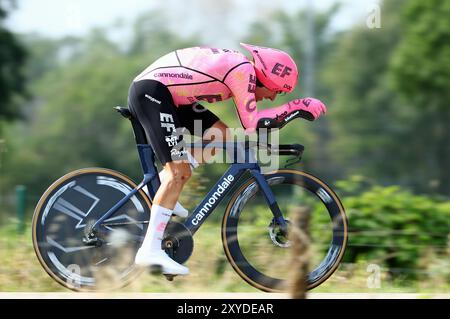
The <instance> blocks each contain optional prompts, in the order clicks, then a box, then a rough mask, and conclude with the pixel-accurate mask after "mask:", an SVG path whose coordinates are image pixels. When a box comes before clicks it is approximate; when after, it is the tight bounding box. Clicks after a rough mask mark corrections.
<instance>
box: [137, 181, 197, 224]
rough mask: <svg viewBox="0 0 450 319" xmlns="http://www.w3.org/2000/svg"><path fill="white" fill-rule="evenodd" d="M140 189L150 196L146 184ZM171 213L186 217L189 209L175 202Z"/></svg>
mask: <svg viewBox="0 0 450 319" xmlns="http://www.w3.org/2000/svg"><path fill="white" fill-rule="evenodd" d="M142 190H143V191H144V192H145V193H146V194H147V196H149V197H150V195H149V194H148V188H147V186H144V187H143V188H142ZM173 214H174V215H176V216H179V217H183V218H186V217H188V215H189V211H188V210H187V209H186V208H184V207H183V206H182V205H181V204H180V203H179V202H177V203H176V205H175V208H174V209H173Z"/></svg>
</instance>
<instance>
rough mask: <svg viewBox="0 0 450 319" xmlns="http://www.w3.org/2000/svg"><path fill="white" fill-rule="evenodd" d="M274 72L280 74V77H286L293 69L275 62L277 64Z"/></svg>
mask: <svg viewBox="0 0 450 319" xmlns="http://www.w3.org/2000/svg"><path fill="white" fill-rule="evenodd" d="M272 74H275V75H278V76H279V77H282V78H284V77H285V76H286V75H291V74H292V69H291V68H290V67H287V66H285V65H283V64H280V63H275V66H274V67H273V69H272Z"/></svg>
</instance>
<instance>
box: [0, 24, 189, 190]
mask: <svg viewBox="0 0 450 319" xmlns="http://www.w3.org/2000/svg"><path fill="white" fill-rule="evenodd" d="M147 20H148V19H147ZM160 33H161V34H164V36H162V35H161V34H160ZM143 34H145V32H144V31H142V30H137V31H136V36H142V35H143ZM151 37H152V38H154V39H159V40H158V41H155V46H156V47H158V51H157V52H159V51H162V52H170V51H171V50H173V49H174V48H177V47H182V46H184V45H187V44H186V42H185V41H187V40H181V39H179V38H178V37H177V36H176V35H174V34H172V33H170V32H167V31H166V30H164V29H158V28H154V29H153V30H152V34H151ZM24 39H25V40H26V41H29V42H27V43H28V45H30V52H31V54H32V55H33V63H31V64H32V65H31V66H30V68H29V72H30V73H29V76H30V77H32V78H33V84H32V86H31V88H30V91H31V93H32V94H33V96H34V99H33V103H28V104H27V110H31V109H32V110H33V112H31V113H32V115H30V116H27V118H26V119H25V121H24V122H22V123H17V124H15V125H11V126H10V127H9V128H8V130H7V132H6V133H7V141H8V153H7V154H6V155H5V157H6V160H5V165H4V171H3V176H2V177H3V178H2V180H1V181H0V183H3V185H9V184H13V183H14V184H16V183H22V184H25V185H27V186H28V187H29V189H30V191H31V194H32V196H38V195H40V194H42V192H43V191H44V190H45V188H47V187H48V185H49V184H50V183H51V182H52V181H53V180H55V179H56V178H58V177H60V176H61V175H63V174H65V173H67V172H68V171H71V170H74V169H78V168H81V167H89V166H100V167H107V168H111V169H117V170H120V171H123V172H124V173H125V174H127V175H130V176H131V177H132V178H141V170H140V164H139V160H138V156H137V151H136V147H135V143H134V139H133V134H132V131H131V125H130V124H129V122H128V121H126V120H124V119H122V118H121V117H120V116H119V115H118V114H117V113H116V112H115V111H114V110H113V107H114V106H116V105H126V103H127V93H128V88H129V85H130V83H131V81H132V79H133V78H134V77H135V76H136V75H137V74H138V73H139V72H140V71H142V70H143V69H144V68H145V67H146V66H147V65H149V64H150V63H151V62H152V61H153V59H155V58H157V56H153V55H155V54H156V53H155V50H153V49H151V46H150V44H151V43H149V42H148V41H147V40H146V41H145V42H146V43H148V44H149V46H148V47H147V48H146V49H142V51H139V50H136V51H134V52H133V54H131V53H130V52H129V51H127V50H126V49H125V50H123V48H122V47H120V46H119V44H116V43H114V42H112V41H111V40H109V38H108V33H107V30H102V29H95V30H92V32H91V33H90V34H89V35H88V36H87V37H86V38H83V39H76V38H64V39H60V40H48V39H44V38H39V37H34V36H27V37H25V38H24ZM163 39H165V41H163ZM131 42H132V43H135V42H136V39H132V41H131ZM169 45H170V46H169ZM172 46H173V47H172Z"/></svg>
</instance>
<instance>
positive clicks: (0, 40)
mask: <svg viewBox="0 0 450 319" xmlns="http://www.w3.org/2000/svg"><path fill="white" fill-rule="evenodd" d="M7 4H11V1H3V0H2V1H0V92H1V93H0V134H1V131H2V121H4V120H12V119H17V118H20V115H21V113H20V112H18V111H17V108H18V107H19V105H18V104H17V97H18V95H20V94H22V95H23V93H24V88H25V76H24V69H23V66H24V63H25V60H26V57H27V56H26V51H25V49H24V47H23V45H22V43H20V41H19V40H18V38H17V37H16V35H15V34H14V33H12V32H11V31H10V30H8V29H7V28H5V27H4V26H3V22H4V20H5V19H6V17H7V15H8V12H7V8H9V6H6V5H7ZM0 136H1V135H0Z"/></svg>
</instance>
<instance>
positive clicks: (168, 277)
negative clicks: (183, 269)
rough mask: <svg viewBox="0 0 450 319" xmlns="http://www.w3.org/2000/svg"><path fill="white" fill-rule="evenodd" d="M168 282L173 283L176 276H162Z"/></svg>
mask: <svg viewBox="0 0 450 319" xmlns="http://www.w3.org/2000/svg"><path fill="white" fill-rule="evenodd" d="M164 276H166V279H167V280H168V281H173V280H174V278H175V277H176V275H164Z"/></svg>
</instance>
